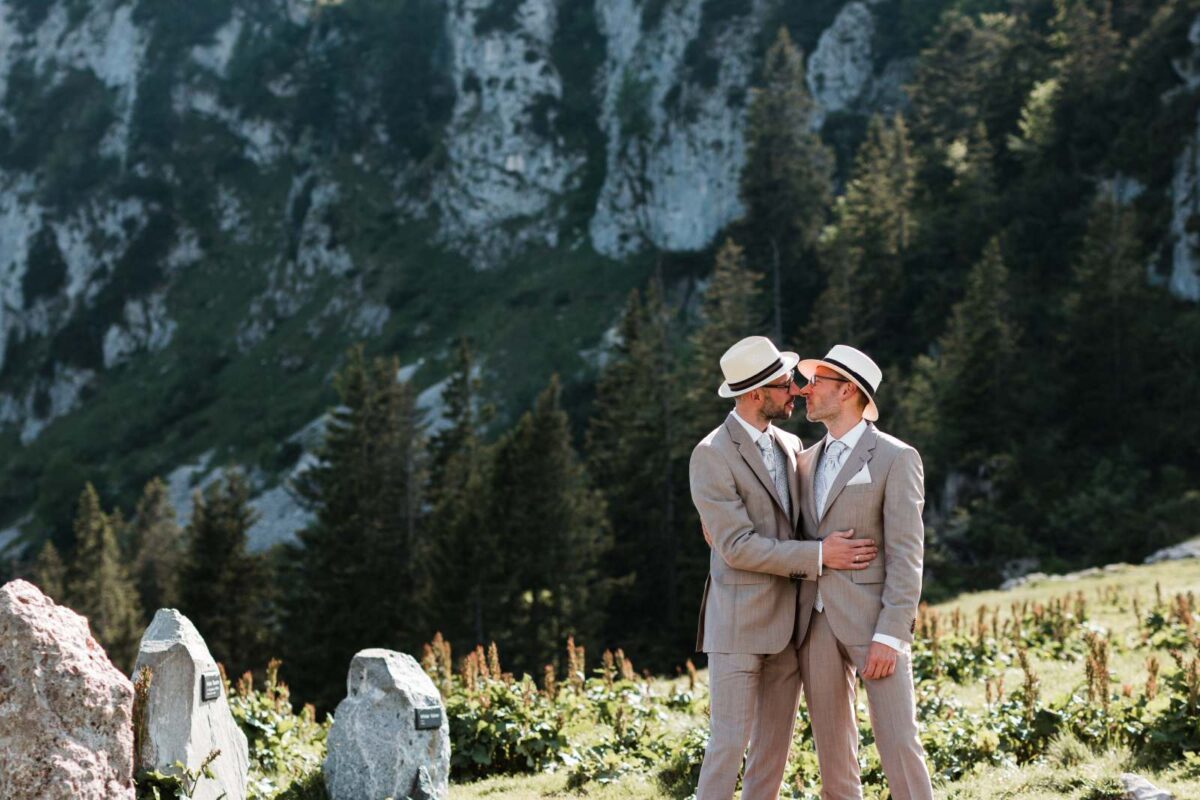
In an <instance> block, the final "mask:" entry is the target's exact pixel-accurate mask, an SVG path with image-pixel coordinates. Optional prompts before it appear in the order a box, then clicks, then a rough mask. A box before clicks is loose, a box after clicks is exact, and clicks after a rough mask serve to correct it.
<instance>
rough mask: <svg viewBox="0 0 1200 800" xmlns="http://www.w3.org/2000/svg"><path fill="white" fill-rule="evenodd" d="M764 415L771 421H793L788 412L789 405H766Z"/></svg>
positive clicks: (763, 410)
mask: <svg viewBox="0 0 1200 800" xmlns="http://www.w3.org/2000/svg"><path fill="white" fill-rule="evenodd" d="M762 415H763V416H764V417H766V418H767V419H769V420H780V419H791V418H792V414H791V412H790V411H788V410H787V403H786V402H785V403H783V404H782V405H778V406H768V405H766V404H765V403H764V404H763V408H762Z"/></svg>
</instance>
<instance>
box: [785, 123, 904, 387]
mask: <svg viewBox="0 0 1200 800" xmlns="http://www.w3.org/2000/svg"><path fill="white" fill-rule="evenodd" d="M915 186H916V159H915V158H914V156H913V154H912V152H911V149H910V147H909V142H908V133H907V129H906V127H905V123H904V119H903V118H902V117H900V116H899V115H897V116H895V117H894V118H893V119H892V122H891V124H890V125H888V124H885V123H884V121H883V119H882V118H880V117H878V116H875V117H872V118H871V122H870V124H869V126H868V129H867V138H866V140H865V141H864V142H863V144H862V147H861V148H860V149H859V152H858V157H857V159H856V162H855V169H854V177H853V178H852V179H851V181H850V183H849V184H848V185H847V187H846V193H845V194H844V195H843V196H842V197H840V198H838V201H837V204H836V206H835V211H834V223H833V227H832V228H829V229H827V230H826V231H825V232H824V233H823V235H822V242H821V262H822V265H823V267H824V269H825V272H826V279H827V284H826V288H825V291H824V292H823V293H822V295H821V297H820V299H819V300H818V301H817V305H816V313H815V314H814V315H813V319H812V322H811V324H810V325H809V326H808V333H809V337H811V338H812V339H815V340H816V341H817V342H818V343H819V347H818V349H823V348H825V347H828V346H829V345H832V344H835V343H838V342H844V343H847V344H853V345H854V346H856V347H858V348H860V349H862V350H864V351H866V352H868V353H872V354H873V355H874V357H875V359H876V360H877V361H881V362H883V363H888V362H890V361H891V360H892V359H893V357H894V356H895V355H897V352H896V351H897V349H898V348H897V345H898V342H897V341H896V339H897V337H896V335H895V334H896V333H897V332H899V331H903V330H904V329H905V328H906V327H907V325H906V321H907V318H908V305H907V303H906V302H905V300H904V296H903V280H902V279H903V275H904V269H903V267H904V262H905V258H906V256H907V255H908V253H909V250H910V247H911V245H912V242H913V237H914V234H915V231H916V216H915V214H914V213H913V211H912V204H913V195H914V192H915Z"/></svg>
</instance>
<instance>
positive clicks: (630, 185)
mask: <svg viewBox="0 0 1200 800" xmlns="http://www.w3.org/2000/svg"><path fill="white" fill-rule="evenodd" d="M767 5H768V4H767V3H766V2H764V0H753V2H751V3H750V4H749V6H750V8H749V13H748V14H747V15H746V16H743V17H735V18H733V19H730V20H727V21H725V22H723V23H722V27H721V30H720V31H719V32H718V33H717V34H716V35H715V39H714V41H713V43H712V45H711V47H710V50H709V53H708V55H709V56H711V57H712V58H713V59H715V60H716V62H717V64H718V67H717V76H716V85H715V86H713V87H711V88H709V87H705V86H701V85H699V84H697V83H693V82H690V81H688V80H687V74H686V73H687V70H686V67H685V63H684V55H685V53H686V51H687V48H688V45H689V43H691V42H692V40H693V39H695V38H696V36H697V35H698V34H699V31H700V21H701V7H702V2H701V0H681V1H680V2H676V3H671V4H668V5H667V6H666V8H665V9H664V11H663V15H662V18H661V20H660V21H659V23H658V25H657V26H656V27H655V28H654V29H653V30H643V29H642V27H641V20H642V11H641V3H639V2H635V0H612V2H607V3H604V4H598V6H597V9H596V11H597V23H598V26H599V28H600V32H601V33H602V34H603V35H604V36H605V38H606V40H607V50H606V59H605V64H604V72H603V75H602V76H601V80H600V85H601V90H602V92H603V99H602V101H601V113H600V126H601V128H602V129H603V130H604V132H605V134H606V136H607V138H608V146H607V153H606V173H605V180H604V185H603V187H602V188H601V190H600V196H599V198H598V200H597V204H596V212H595V214H594V215H593V217H592V219H591V222H590V224H589V235H590V237H591V240H592V246H593V247H595V248H596V250H597V251H599V252H600V253H603V254H604V255H607V256H610V257H613V258H620V257H623V256H626V255H629V254H630V253H633V252H636V251H638V250H640V249H643V248H644V247H646V246H648V245H652V246H654V247H657V248H660V249H664V250H674V251H679V250H698V249H701V248H703V247H706V246H708V245H709V244H710V243H711V241H712V238H713V236H715V235H716V233H717V232H718V231H719V230H720V229H721V228H723V227H724V226H725V225H727V224H728V223H729V222H731V221H732V220H734V219H736V218H737V217H739V216H740V215H741V214H742V213H743V208H742V205H741V201H740V200H739V198H738V185H739V181H740V176H741V171H742V166H743V164H744V163H745V142H744V134H745V123H746V119H745V118H746V109H745V107H744V105H743V104H733V103H731V101H730V98H731V97H733V96H738V95H740V96H742V97H745V95H746V92H747V90H748V89H749V86H750V77H751V74H752V72H753V68H754V66H755V65H754V58H753V54H752V51H753V47H752V45H753V42H754V40H755V37H756V35H757V33H758V29H759V26H760V25H761V23H762V20H763V18H764V16H765V11H766V8H767ZM630 82H633V83H630ZM626 85H639V86H641V87H642V92H641V94H642V95H644V102H645V106H644V108H642V109H641V110H640V111H641V113H643V114H645V119H646V121H647V123H648V125H647V127H648V128H649V131H648V133H647V134H645V135H641V136H636V137H633V138H630V137H629V136H626V135H625V134H626V132H624V131H622V125H621V119H620V114H619V111H620V108H619V106H620V104H621V103H620V102H619V101H620V100H621V98H622V97H623V96H624V102H626V103H627V102H629V99H628V98H629V95H628V92H627V91H625V92H624V93H623V91H622V86H626ZM672 94H674V95H675V96H676V97H677V101H676V107H673V108H667V104H666V101H667V98H668V95H672Z"/></svg>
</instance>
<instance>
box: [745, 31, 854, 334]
mask: <svg viewBox="0 0 1200 800" xmlns="http://www.w3.org/2000/svg"><path fill="white" fill-rule="evenodd" d="M763 83H764V85H763V86H762V88H757V89H753V90H751V93H750V109H749V116H748V120H747V127H746V166H745V168H744V169H743V171H742V180H741V196H742V202H743V203H744V205H745V206H746V212H747V219H746V221H745V224H744V225H743V228H744V231H745V236H746V241H747V242H748V244H749V247H750V250H751V252H752V253H753V254H754V256H755V259H756V261H758V262H759V263H762V264H769V265H770V267H771V285H772V288H771V294H772V326H771V333H772V337H773V338H774V340H775V341H776V343H778V342H780V341H781V340H782V338H783V331H784V298H785V297H787V298H788V303H787V311H788V313H789V314H790V315H791V316H792V317H793V318H794V319H806V318H807V317H808V313H809V304H810V303H811V302H812V298H813V295H814V294H815V291H816V288H817V286H816V283H815V281H814V278H815V274H816V269H815V264H814V263H813V259H812V248H813V247H814V245H815V244H816V241H817V237H818V236H819V235H820V233H821V229H822V228H823V227H824V226H825V220H826V217H827V215H828V212H829V206H830V203H831V201H832V194H833V189H832V175H833V162H834V158H833V153H832V151H831V150H830V149H829V148H828V147H827V146H826V145H825V144H824V143H823V142H822V141H821V138H820V136H818V135H817V134H816V133H815V132H814V131H813V111H814V109H813V102H812V98H811V97H810V96H809V94H808V87H807V86H806V85H805V82H804V56H803V54H802V53H801V52H800V51H799V50H798V49H796V47H795V45H793V44H792V40H791V37H790V36H789V35H788V32H787V29H786V28H780V29H779V34H778V35H777V37H776V39H775V43H774V44H772V45H771V47H770V49H769V50H767V57H766V64H765V66H764V69H763Z"/></svg>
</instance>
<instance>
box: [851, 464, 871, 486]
mask: <svg viewBox="0 0 1200 800" xmlns="http://www.w3.org/2000/svg"><path fill="white" fill-rule="evenodd" d="M870 482H871V470H869V469H867V465H866V464H863V468H862V469H860V470H859V471H858V472H856V473H855V474H854V477H853V478H851V479H850V480H848V481H846V485H847V486H859V485H861V484H864V483H870Z"/></svg>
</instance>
